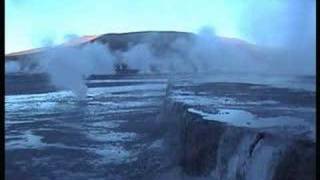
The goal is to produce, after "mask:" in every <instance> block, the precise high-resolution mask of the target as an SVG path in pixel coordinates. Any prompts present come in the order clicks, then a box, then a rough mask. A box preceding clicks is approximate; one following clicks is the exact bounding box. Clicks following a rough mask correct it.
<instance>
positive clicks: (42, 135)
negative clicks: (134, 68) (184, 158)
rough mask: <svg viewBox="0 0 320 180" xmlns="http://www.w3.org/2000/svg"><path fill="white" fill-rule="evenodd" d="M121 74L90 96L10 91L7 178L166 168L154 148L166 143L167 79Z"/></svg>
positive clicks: (136, 174)
mask: <svg viewBox="0 0 320 180" xmlns="http://www.w3.org/2000/svg"><path fill="white" fill-rule="evenodd" d="M107 81H110V79H109V80H107ZM119 81H120V82H121V83H122V84H121V86H108V84H106V83H104V84H102V85H101V86H102V87H95V88H90V89H89V91H88V94H87V98H86V100H83V101H79V100H78V99H77V97H75V96H74V95H73V94H72V93H71V92H69V91H58V92H48V93H39V94H24V95H6V97H5V118H6V119H5V128H6V129H5V130H6V136H5V140H6V178H7V179H141V178H143V177H148V176H149V175H152V173H154V172H155V171H157V169H159V168H161V165H160V164H159V162H157V158H158V159H159V158H160V157H161V153H152V155H150V153H151V152H152V151H157V150H159V146H161V142H162V140H161V138H162V137H161V136H159V129H158V127H157V126H155V120H156V117H157V115H158V114H159V107H160V105H162V99H163V97H164V95H165V88H166V83H165V81H166V79H162V82H161V81H160V82H159V80H155V81H152V79H148V80H146V81H145V83H143V84H141V83H136V84H130V85H125V84H123V83H125V82H126V81H125V79H122V80H119ZM140 81H141V78H140ZM130 82H131V83H132V82H135V81H133V80H130ZM137 82H139V81H138V80H137ZM112 83H117V80H112ZM119 84H120V83H119ZM157 155H158V156H159V157H157Z"/></svg>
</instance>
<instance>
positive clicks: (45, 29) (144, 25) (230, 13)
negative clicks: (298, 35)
mask: <svg viewBox="0 0 320 180" xmlns="http://www.w3.org/2000/svg"><path fill="white" fill-rule="evenodd" d="M301 1H302V0H5V52H6V53H9V52H15V51H20V50H24V49H30V48H35V47H40V46H43V45H44V44H50V43H54V44H57V43H61V42H63V41H64V37H65V36H66V35H68V34H76V35H80V36H81V35H94V34H103V33H113V32H130V31H143V30H176V31H187V32H197V31H198V30H199V29H200V28H201V27H203V26H211V27H214V29H215V32H216V34H218V35H221V36H227V37H238V38H242V39H245V40H249V41H255V40H253V39H254V38H256V37H260V39H262V40H264V41H267V40H270V39H272V42H273V41H274V39H281V38H282V37H281V36H280V35H286V34H288V30H287V29H286V28H287V27H288V26H292V22H291V19H293V18H291V19H290V18H288V17H291V16H292V14H294V15H295V14H297V15H299V13H296V12H294V11H292V10H290V8H288V7H293V8H291V9H293V10H296V9H299V8H297V7H300V6H301ZM288 2H289V3H290V4H294V3H292V2H299V3H300V4H298V5H297V6H288ZM303 2H314V0H304V1H303ZM296 4H297V3H296ZM309 4H310V3H309ZM312 6H313V5H312ZM288 9H289V10H290V13H288V12H289V10H288ZM309 11H310V10H306V11H305V12H309ZM288 14H289V15H290V16H288V17H287V16H286V15H288ZM280 15H281V17H283V18H279V17H280ZM299 16H300V15H299ZM313 16H314V15H313ZM306 17H308V19H310V18H309V15H308V16H306ZM301 22H305V19H303V18H302V20H301ZM290 23H291V24H290ZM293 23H295V24H297V23H296V22H293ZM298 23H300V21H299V22H298ZM314 24H315V23H314ZM259 27H261V28H260V29H258V30H257V29H256V28H259ZM269 27H270V28H269ZM297 27H300V26H297ZM268 28H269V29H268ZM295 29H296V28H295ZM280 30H282V31H281V32H278V31H280ZM301 31H302V30H301ZM303 31H304V30H303ZM269 32H271V33H269ZM282 32H283V33H282ZM266 35H269V36H266ZM253 36H255V37H254V38H253ZM283 37H284V36H283Z"/></svg>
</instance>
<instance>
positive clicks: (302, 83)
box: [5, 31, 316, 180]
mask: <svg viewBox="0 0 320 180" xmlns="http://www.w3.org/2000/svg"><path fill="white" fill-rule="evenodd" d="M151 37H152V38H151ZM179 38H182V39H183V41H176V40H177V39H179ZM172 42H177V43H186V44H187V45H186V46H185V47H188V48H190V49H187V50H188V51H187V52H188V53H190V54H191V53H193V52H195V53H197V52H199V51H197V50H198V49H197V48H192V47H191V45H190V46H188V45H189V44H188V43H191V44H193V43H197V39H196V35H195V34H192V33H184V32H171V31H165V32H155V31H150V32H149V31H148V32H135V33H124V34H104V35H99V36H86V37H83V38H82V39H81V38H80V39H78V40H77V41H76V40H74V41H73V42H69V43H66V44H63V45H61V46H59V47H50V48H43V49H37V50H30V51H26V52H20V53H14V54H8V55H7V56H6V68H7V70H8V71H7V70H6V71H7V72H6V75H5V154H6V158H5V177H6V179H8V180H11V179H32V180H40V179H59V180H60V179H61V180H69V179H71V180H72V179H77V180H85V179H95V180H98V179H99V180H102V179H107V180H129V179H130V180H131V179H132V180H141V179H142V180H144V179H145V180H153V179H154V180H163V179H168V180H170V179H174V180H189V179H190V180H196V179H212V180H313V179H315V177H316V175H315V173H316V170H315V159H316V158H315V155H316V151H315V145H316V144H315V141H316V138H315V105H316V103H315V77H314V76H286V75H283V76H281V77H280V76H276V75H270V74H269V75H266V74H250V73H248V72H230V73H226V72H225V71H223V70H221V71H218V70H217V71H214V70H211V69H210V70H209V71H203V70H204V69H205V68H206V66H208V65H207V64H206V63H207V62H209V61H205V63H203V64H200V65H199V64H197V61H195V60H193V59H192V58H199V57H200V58H205V57H204V56H191V55H188V56H187V55H186V54H187V53H186V51H184V49H177V48H175V47H176V46H172V45H171V43H172ZM214 42H215V43H217V44H219V48H220V49H219V52H221V53H226V54H228V51H227V49H232V50H239V49H240V50H241V51H240V52H241V53H242V56H241V57H246V58H247V57H251V58H252V59H254V60H257V59H258V60H257V61H259V63H260V62H263V60H264V59H263V58H265V57H266V56H265V53H266V52H267V51H265V50H262V49H260V47H257V46H254V45H253V44H250V43H247V42H245V41H242V40H239V39H232V38H224V37H215V41H214ZM91 45H92V46H91ZM137 45H139V46H137ZM65 47H68V48H66V49H67V50H68V51H69V50H70V48H71V50H70V51H71V53H69V52H68V51H63V52H65V53H66V54H63V55H62V56H58V57H59V58H53V57H55V56H54V54H52V53H49V55H50V56H49V55H48V56H47V52H51V50H52V49H55V48H57V49H58V50H59V48H65ZM101 49H103V51H102V53H101V56H100V54H99V56H98V55H96V54H98V53H100V52H101V51H100V50H101ZM141 49H142V50H145V49H148V50H150V52H149V51H148V53H145V52H146V51H142V50H141ZM82 50H83V51H82ZM53 52H54V51H53ZM59 52H60V51H59ZM75 52H77V53H79V54H81V56H80V55H79V54H75ZM87 52H90V53H89V55H88V53H87ZM91 52H94V53H96V54H92V53H91ZM141 52H143V53H142V55H141V56H140V54H141ZM232 52H234V51H232ZM201 53H202V51H201ZM70 54H71V55H70ZM128 54H129V55H130V56H129V55H128ZM133 55H136V56H135V57H137V58H132V57H133ZM138 55H139V56H138ZM69 57H70V58H69ZM75 57H76V58H75ZM85 57H86V58H87V57H88V58H87V59H85ZM101 57H102V58H101ZM146 57H147V58H146ZM173 57H174V58H173ZM50 58H51V60H52V62H49V63H43V62H46V60H47V59H50ZM68 58H69V59H68ZM81 58H82V59H81ZM151 58H153V59H155V60H154V61H151V62H152V63H150V64H147V65H145V64H143V63H141V62H149V59H151ZM246 58H243V61H241V63H245V62H244V61H245V60H246ZM106 59H108V60H110V63H109V64H107V65H108V66H106V65H105V64H103V63H104V62H105V60H106ZM120 59H121V61H120ZM180 59H188V62H189V63H185V62H184V61H183V63H178V62H179V61H176V60H180ZM215 60H216V59H215ZM217 61H218V60H217ZM55 62H61V63H62V65H60V64H59V66H56V64H55ZM77 62H81V63H78V64H77ZM88 62H89V63H88ZM94 62H95V63H96V64H94ZM133 62H134V63H133ZM172 62H174V63H172ZM101 63H102V64H101ZM176 63H177V64H178V65H177V64H176ZM79 64H81V65H82V66H80V65H79ZM92 64H94V66H93V65H92ZM56 67H58V68H56ZM76 67H78V68H76ZM100 67H103V68H100ZM181 67H183V68H184V69H179V68H181ZM9 68H10V72H9ZM55 68H56V69H58V71H57V70H56V69H55ZM95 68H96V69H98V70H99V71H93V70H96V69H95ZM230 68H232V67H230ZM248 69H249V67H248ZM179 70H181V71H179Z"/></svg>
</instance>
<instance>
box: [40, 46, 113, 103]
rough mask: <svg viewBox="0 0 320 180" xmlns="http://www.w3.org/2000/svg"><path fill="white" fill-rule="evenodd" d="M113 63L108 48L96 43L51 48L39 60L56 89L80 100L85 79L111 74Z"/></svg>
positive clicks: (84, 92) (83, 90)
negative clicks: (61, 89) (80, 46)
mask: <svg viewBox="0 0 320 180" xmlns="http://www.w3.org/2000/svg"><path fill="white" fill-rule="evenodd" d="M114 61H115V59H114V57H113V55H111V53H110V51H109V50H108V48H107V47H106V46H104V45H101V44H96V43H93V44H90V45H87V46H84V47H82V48H79V47H77V48H76V47H58V48H53V49H51V50H49V51H48V52H46V53H45V54H42V55H41V59H39V62H41V66H42V67H43V68H44V70H45V71H46V72H47V73H48V74H49V75H50V78H51V82H52V83H53V84H54V85H55V86H56V87H59V88H63V89H68V90H71V91H72V92H74V93H75V94H76V95H77V96H78V97H80V98H84V97H85V96H86V93H87V86H86V84H85V79H86V78H87V77H88V76H90V75H91V74H107V73H112V71H113V64H114Z"/></svg>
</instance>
